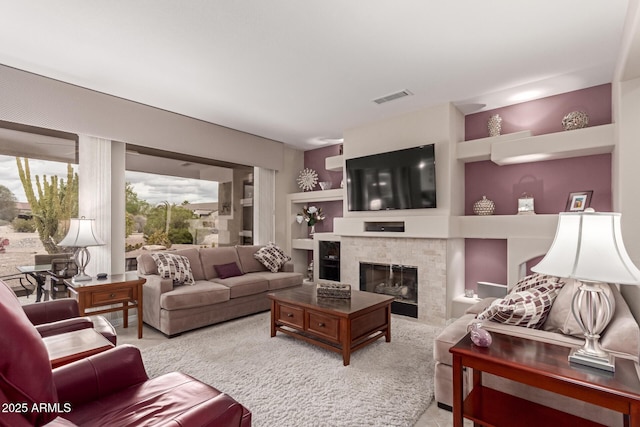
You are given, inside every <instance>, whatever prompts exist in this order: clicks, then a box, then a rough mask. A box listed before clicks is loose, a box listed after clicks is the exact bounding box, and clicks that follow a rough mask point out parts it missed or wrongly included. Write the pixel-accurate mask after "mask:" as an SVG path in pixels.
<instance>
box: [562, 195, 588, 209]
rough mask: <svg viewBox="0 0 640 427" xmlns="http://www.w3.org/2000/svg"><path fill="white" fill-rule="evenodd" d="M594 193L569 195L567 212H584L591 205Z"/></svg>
mask: <svg viewBox="0 0 640 427" xmlns="http://www.w3.org/2000/svg"><path fill="white" fill-rule="evenodd" d="M592 195H593V191H578V192H575V193H569V199H568V200H567V208H566V209H565V211H567V212H582V211H584V210H585V209H586V208H588V207H589V206H590V205H591V196H592Z"/></svg>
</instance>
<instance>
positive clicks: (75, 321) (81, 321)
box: [36, 317, 93, 338]
mask: <svg viewBox="0 0 640 427" xmlns="http://www.w3.org/2000/svg"><path fill="white" fill-rule="evenodd" d="M86 328H93V322H92V321H91V319H90V318H88V317H74V318H72V319H64V320H58V321H57V322H50V323H43V324H41V325H36V330H37V331H38V333H39V334H40V336H41V337H42V338H45V337H50V336H51V335H58V334H64V333H65V332H71V331H78V330H80V329H86Z"/></svg>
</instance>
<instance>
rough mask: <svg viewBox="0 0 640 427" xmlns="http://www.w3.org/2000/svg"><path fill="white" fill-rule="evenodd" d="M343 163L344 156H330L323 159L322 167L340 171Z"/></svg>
mask: <svg viewBox="0 0 640 427" xmlns="http://www.w3.org/2000/svg"><path fill="white" fill-rule="evenodd" d="M343 164H344V157H343V156H342V155H340V156H332V157H327V158H326V159H324V168H325V169H326V170H328V171H334V172H341V171H342V168H343Z"/></svg>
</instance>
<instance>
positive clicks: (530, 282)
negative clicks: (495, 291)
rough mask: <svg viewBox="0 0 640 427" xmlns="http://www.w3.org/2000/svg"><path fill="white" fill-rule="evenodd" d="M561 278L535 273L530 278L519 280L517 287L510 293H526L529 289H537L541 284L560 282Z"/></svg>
mask: <svg viewBox="0 0 640 427" xmlns="http://www.w3.org/2000/svg"><path fill="white" fill-rule="evenodd" d="M560 281H561V280H560V278H558V277H556V276H548V275H546V274H541V273H533V274H530V275H529V276H525V277H523V278H522V279H520V280H518V282H517V283H516V285H515V286H514V287H513V288H512V289H511V290H510V291H509V293H513V292H521V291H526V290H527V289H531V288H535V287H536V286H539V285H541V284H544V283H546V282H560Z"/></svg>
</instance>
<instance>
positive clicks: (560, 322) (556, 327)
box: [542, 279, 616, 338]
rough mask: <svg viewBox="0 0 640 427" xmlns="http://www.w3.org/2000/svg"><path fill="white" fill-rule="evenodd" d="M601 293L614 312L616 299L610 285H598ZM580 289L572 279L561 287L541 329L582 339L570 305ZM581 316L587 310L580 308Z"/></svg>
mask: <svg viewBox="0 0 640 427" xmlns="http://www.w3.org/2000/svg"><path fill="white" fill-rule="evenodd" d="M600 287H601V288H602V291H603V293H605V294H606V295H607V297H608V298H609V301H611V311H612V313H615V311H616V298H615V295H614V294H613V290H612V289H611V285H609V284H607V283H603V284H601V285H600ZM578 288H580V282H579V281H577V280H574V279H569V280H568V281H567V284H566V285H564V286H563V287H562V289H561V290H560V292H559V293H558V297H557V298H556V300H555V302H554V303H553V307H551V311H549V317H548V318H547V321H546V322H545V323H544V326H543V327H542V329H544V330H545V331H550V332H559V333H561V334H565V335H572V336H574V337H578V338H584V333H583V332H582V329H580V325H578V321H577V320H576V318H575V317H574V316H573V312H572V311H571V303H572V301H573V295H574V294H575V293H576V292H578ZM581 310H582V312H583V315H584V314H586V313H587V310H588V308H587V307H586V306H583V307H582V308H581ZM605 327H606V325H605Z"/></svg>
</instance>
